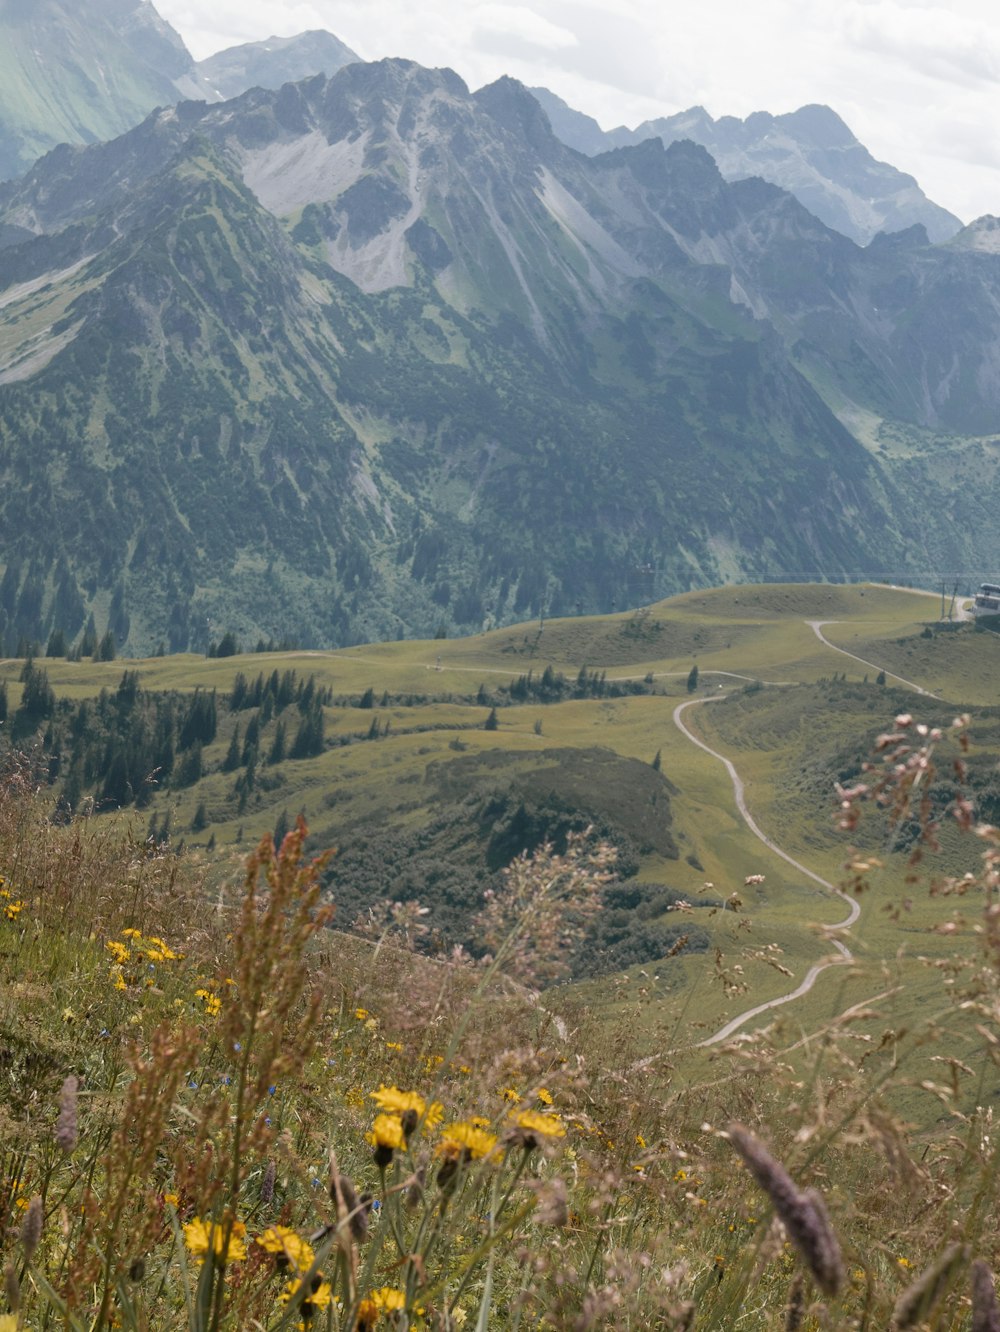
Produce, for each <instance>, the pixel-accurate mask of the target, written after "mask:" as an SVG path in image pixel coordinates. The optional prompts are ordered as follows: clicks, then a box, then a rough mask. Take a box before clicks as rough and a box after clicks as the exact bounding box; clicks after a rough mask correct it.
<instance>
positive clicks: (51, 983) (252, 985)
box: [0, 719, 1000, 1332]
mask: <svg viewBox="0 0 1000 1332" xmlns="http://www.w3.org/2000/svg"><path fill="white" fill-rule="evenodd" d="M897 722H898V725H897V726H896V728H895V730H894V731H893V732H892V733H891V734H890V736H889V739H888V740H887V742H886V744H885V745H884V746H883V747H882V749H880V750H879V751H877V754H878V755H882V754H884V755H885V756H886V757H887V759H888V760H889V761H887V762H884V763H883V762H882V761H881V759H880V758H879V757H876V758H875V760H874V761H873V772H872V775H871V779H870V781H869V782H867V783H864V784H860V785H862V786H864V787H865V788H866V789H865V790H860V789H856V788H852V790H851V791H850V792H843V793H842V795H841V799H840V801H839V804H838V811H837V817H838V819H839V820H840V821H841V822H842V823H845V824H848V825H850V826H852V827H854V826H856V824H857V821H858V819H859V818H860V809H859V806H860V805H861V804H864V803H865V802H866V801H867V800H868V799H869V796H870V797H871V798H872V801H873V802H875V801H877V802H879V808H885V809H888V810H889V812H890V814H896V815H897V816H898V817H900V818H910V817H911V816H912V815H913V811H914V808H915V804H914V802H915V801H916V802H919V800H920V799H921V798H922V797H921V795H920V793H919V790H918V787H919V785H920V784H922V783H923V782H924V781H926V780H927V774H928V772H929V771H930V769H931V768H932V767H933V761H934V755H935V753H936V749H937V747H938V746H941V745H944V744H945V743H946V740H947V736H946V734H944V733H942V732H940V731H938V732H936V733H932V731H931V730H928V731H927V734H926V735H920V736H917V735H915V734H914V726H913V724H912V721H910V722H907V723H906V724H905V725H904V723H903V722H902V721H900V720H899V719H897ZM921 774H922V775H921ZM956 808H957V800H956ZM972 831H974V832H976V833H978V836H979V838H980V841H981V845H982V847H983V848H984V857H983V862H982V868H981V870H980V871H978V872H977V873H976V874H974V875H972V878H971V879H969V878H965V879H963V880H962V881H961V888H959V886H958V883H957V881H956V883H954V884H951V885H945V886H946V887H947V888H948V892H947V893H945V894H944V895H945V897H946V898H947V899H948V900H954V901H956V902H957V901H959V900H961V901H963V902H965V903H968V902H969V901H970V895H971V894H973V893H977V892H978V893H981V894H982V898H983V903H984V905H983V907H982V911H981V914H980V916H979V917H977V918H976V919H977V926H976V928H977V931H978V933H977V934H976V936H975V937H976V939H977V940H978V941H979V944H980V945H981V946H980V948H979V951H976V952H974V953H973V954H972V955H971V957H970V961H969V962H968V974H966V975H961V974H960V973H959V969H958V965H957V964H954V965H953V966H952V968H951V970H949V971H948V972H947V975H946V979H947V981H948V984H947V986H946V987H945V988H946V994H945V996H944V998H943V1001H942V1005H941V1008H940V1010H939V1016H938V1017H937V1018H935V1022H937V1023H939V1024H944V1023H945V1022H950V1023H951V1024H952V1025H951V1026H950V1027H949V1033H950V1034H949V1039H948V1043H947V1044H945V1043H944V1042H943V1041H941V1040H940V1039H939V1037H938V1036H937V1034H936V1031H935V1029H934V1026H933V1024H932V1023H931V1021H930V1020H928V1022H927V1023H926V1024H924V1026H923V1027H922V1028H920V1029H919V1030H915V1031H914V1032H913V1033H909V1032H907V1031H905V1030H901V1029H900V1026H899V1024H896V1023H894V1021H893V1020H892V1010H891V1003H892V1001H893V999H894V990H893V986H892V985H891V984H889V983H887V982H886V978H885V977H883V976H881V975H877V976H865V975H861V976H859V977H858V984H859V985H863V986H864V989H865V994H866V995H868V996H875V997H874V998H871V997H869V998H867V999H865V1001H864V1002H863V1003H861V1004H858V1003H856V1002H852V1003H850V1004H846V1003H845V1004H844V1006H843V1008H842V1009H835V1010H834V1011H833V1015H832V1016H831V1017H830V1018H828V1019H825V1020H823V1021H822V1022H820V1023H818V1024H817V1025H816V1026H815V1027H814V1028H812V1029H811V1030H810V1031H809V1032H808V1033H807V1034H806V1037H805V1038H804V1037H803V1034H802V1032H801V1030H799V1029H797V1028H796V1027H795V1026H794V1024H793V1025H791V1026H784V1025H782V1022H783V1021H784V1020H785V1019H784V1018H783V1016H782V1015H781V1014H779V1015H778V1017H777V1018H776V1019H775V1020H774V1021H773V1022H771V1023H770V1024H768V1025H761V1026H759V1027H758V1028H756V1029H754V1030H752V1031H747V1032H744V1033H742V1034H741V1035H740V1036H739V1038H738V1039H734V1040H733V1041H732V1042H731V1043H729V1044H726V1045H722V1046H721V1047H717V1048H713V1049H712V1050H708V1051H706V1050H705V1049H703V1048H701V1047H692V1048H690V1049H684V1050H679V1049H675V1048H670V1049H669V1050H666V1051H665V1052H663V1053H662V1054H661V1055H660V1056H659V1057H657V1058H655V1059H650V1058H649V1057H648V1056H643V1057H641V1058H640V1057H637V1056H636V1054H635V1052H634V1051H633V1050H632V1048H631V1047H630V1045H629V1040H630V1034H631V1028H632V1027H633V1025H634V1022H635V1014H636V1011H637V1010H636V1009H635V1007H634V1003H633V1001H632V1000H629V999H628V998H627V997H625V998H622V999H621V1004H622V1017H621V1021H620V1024H619V1026H618V1027H617V1028H615V1029H614V1030H613V1033H612V1035H611V1036H610V1037H609V1036H608V1029H607V1026H603V1027H602V1026H601V1025H599V1024H598V1023H596V1022H593V1021H591V1014H590V1009H589V999H588V997H587V995H586V994H584V997H583V999H582V1000H580V1001H579V1002H578V1004H577V1006H576V1007H574V1005H573V999H574V995H573V992H571V991H566V992H562V991H560V990H559V989H556V990H555V991H551V990H550V991H545V992H539V991H538V990H537V989H536V988H534V987H533V984H532V982H538V981H539V980H540V979H545V980H555V979H558V978H559V977H560V975H561V974H562V971H561V967H562V962H561V960H560V950H561V948H562V946H563V943H562V942H560V941H563V942H565V941H570V942H571V941H572V939H573V938H574V937H575V934H574V931H575V929H576V926H577V925H578V924H579V922H580V920H582V919H585V918H586V917H587V915H588V914H589V913H590V912H591V911H592V910H595V909H599V902H600V897H601V893H602V892H603V891H605V890H606V888H607V885H608V883H609V882H610V879H609V875H610V874H611V869H610V866H611V864H612V862H613V857H612V856H611V854H610V852H609V850H608V849H607V848H603V847H601V846H600V845H595V844H594V843H593V842H592V841H590V842H588V841H587V839H586V838H583V837H581V838H578V839H576V840H574V839H572V838H571V840H570V842H569V845H568V847H567V849H566V851H565V852H564V853H563V854H562V855H559V854H557V853H556V852H555V851H554V850H553V848H551V847H542V848H540V849H539V850H538V851H537V852H536V853H535V855H534V856H531V857H522V858H521V859H520V860H519V861H518V862H517V863H516V864H515V865H514V866H513V867H512V869H511V872H510V874H509V875H508V876H507V878H506V880H505V882H506V883H507V884H508V886H509V890H510V893H509V896H505V895H504V893H503V892H498V893H496V894H495V895H494V896H493V897H492V898H491V899H490V900H489V901H488V902H487V903H486V904H485V905H484V928H485V929H486V931H487V933H488V936H489V939H490V941H491V951H490V952H489V953H488V954H487V955H486V956H485V958H484V959H483V960H482V961H481V962H478V963H473V962H472V961H471V960H469V959H467V958H466V959H463V960H461V961H456V960H454V959H448V960H446V961H441V960H438V959H427V958H422V957H419V956H417V955H415V954H413V953H412V952H410V951H407V950H406V949H403V948H393V947H389V946H388V945H387V944H385V942H384V941H382V942H379V941H376V942H375V943H372V942H369V941H365V940H358V939H353V938H349V937H347V936H344V935H340V934H338V933H337V932H336V931H335V930H334V929H333V928H332V924H333V922H332V921H331V918H330V913H329V911H328V910H327V909H326V907H325V906H324V903H323V901H322V897H321V891H320V886H321V875H322V870H323V865H324V860H323V858H322V857H321V858H319V859H318V860H309V859H307V858H306V856H305V850H304V847H305V838H306V828H305V825H304V823H301V822H300V823H299V825H298V826H297V827H296V829H295V830H294V831H293V832H292V833H290V834H289V835H288V836H287V837H286V838H285V840H284V842H283V844H282V845H281V847H275V846H274V845H273V844H272V843H271V840H270V839H269V838H265V839H264V840H263V841H262V843H261V844H260V846H259V847H258V849H257V851H256V852H255V853H254V855H253V856H252V857H251V858H250V860H249V863H248V865H247V867H246V872H245V875H244V876H243V879H242V885H241V887H240V888H239V889H237V888H236V887H235V886H232V885H230V886H228V887H227V886H226V885H223V887H222V888H221V889H219V888H218V887H217V889H216V895H215V898H213V899H212V901H213V905H212V908H211V910H209V909H207V907H206V901H207V896H206V889H205V885H204V883H203V882H201V881H200V880H198V879H197V878H196V877H192V879H191V881H190V883H189V884H186V883H185V880H184V877H183V874H182V868H183V867H182V866H181V867H179V866H178V864H177V862H175V861H172V860H171V859H170V858H168V857H166V856H161V855H159V853H157V854H156V855H155V856H150V854H149V853H148V851H147V850H146V849H145V848H138V847H137V846H136V845H135V843H134V842H132V841H130V840H129V838H128V836H127V835H126V834H124V833H123V832H122V830H121V828H118V829H117V831H115V830H114V827H113V825H111V824H106V825H99V824H98V825H94V824H88V825H86V826H85V827H84V826H81V827H76V826H73V825H70V826H69V827H56V826H54V825H52V824H51V823H50V822H49V821H48V820H47V818H46V817H45V813H44V811H43V810H40V808H39V804H38V800H37V797H36V796H35V795H34V794H33V792H32V790H31V789H25V790H20V791H19V790H17V789H13V788H10V787H8V790H7V792H6V795H5V797H4V802H3V803H2V804H0V863H2V864H3V865H4V866H5V868H4V875H5V883H4V889H3V891H4V892H5V893H7V894H8V896H6V897H3V898H2V899H0V900H2V902H4V903H7V904H8V905H12V904H14V905H16V906H17V910H16V911H14V912H13V914H10V913H9V912H7V911H5V912H4V913H3V915H2V918H0V929H2V930H3V931H4V934H3V937H2V940H0V942H2V948H0V980H2V982H3V994H4V995H5V1001H4V1002H5V1004H6V1005H7V1007H6V1010H5V1013H6V1016H5V1027H4V1034H3V1046H2V1049H3V1051H4V1056H3V1059H4V1063H3V1071H4V1077H5V1088H6V1092H7V1095H6V1104H5V1106H4V1110H3V1114H4V1115H5V1119H4V1126H5V1136H4V1143H3V1147H2V1148H0V1151H2V1153H3V1155H2V1160H3V1172H4V1173H3V1182H4V1190H3V1192H2V1194H0V1206H3V1207H4V1208H5V1218H4V1234H5V1237H6V1244H5V1249H4V1253H5V1259H4V1261H5V1285H4V1291H5V1299H6V1301H7V1307H6V1308H5V1309H4V1310H3V1311H2V1312H0V1332H3V1330H4V1329H5V1328H7V1329H17V1332H21V1329H24V1330H25V1332H35V1329H42V1328H52V1329H55V1328H57V1327H58V1328H66V1329H69V1330H70V1332H104V1330H105V1329H109V1330H110V1329H112V1328H125V1329H129V1330H130V1332H173V1330H174V1329H177V1330H181V1329H186V1330H187V1332H223V1329H225V1332H247V1330H249V1332H280V1330H281V1329H288V1328H295V1329H306V1330H307V1332H318V1330H319V1329H325V1330H326V1332H377V1330H379V1329H385V1332H389V1330H390V1329H392V1330H397V1332H398V1329H403V1328H407V1329H415V1330H420V1332H423V1330H424V1329H426V1330H427V1332H451V1329H455V1328H466V1327H467V1328H472V1329H476V1332H486V1330H487V1329H504V1330H505V1332H506V1329H512V1330H513V1332H517V1330H518V1329H520V1328H525V1329H528V1328H531V1329H546V1332H589V1329H599V1328H601V1329H603V1328H608V1329H617V1328H621V1329H627V1330H629V1332H637V1330H638V1329H647V1328H663V1329H667V1330H668V1332H669V1330H671V1329H678V1330H680V1329H694V1328H705V1329H727V1330H728V1329H730V1328H736V1327H739V1328H741V1329H742V1328H746V1329H749V1332H770V1329H775V1328H793V1327H801V1328H810V1329H817V1330H818V1329H831V1332H834V1330H835V1332H840V1329H857V1330H858V1332H861V1330H862V1329H870V1330H871V1332H875V1329H877V1328H890V1327H891V1328H897V1329H904V1328H914V1329H922V1330H926V1329H932V1330H933V1332H946V1330H947V1332H959V1330H960V1329H961V1332H966V1329H971V1332H1000V1328H998V1310H997V1299H996V1286H995V1278H994V1273H995V1271H996V1265H997V1261H998V1258H1000V1253H998V1250H997V1238H996V1229H995V1221H994V1218H995V1215H996V1205H997V1179H998V1174H1000V1169H998V1167H1000V1131H998V1129H997V1126H996V1125H995V1123H994V1118H993V1111H992V1108H991V1107H990V1106H989V1105H988V1104H986V1105H984V1104H983V1103H981V1102H980V1101H977V1100H975V1099H974V1098H972V1097H970V1096H968V1095H966V1085H967V1084H966V1082H965V1081H964V1079H965V1078H966V1077H967V1076H968V1075H966V1074H965V1073H964V1072H963V1071H962V1068H959V1067H957V1065H958V1064H961V1065H962V1066H963V1067H964V1068H974V1067H976V1066H977V1064H976V1061H977V1060H980V1061H981V1063H980V1065H979V1066H981V1067H993V1065H992V1063H990V1062H989V1060H990V1052H991V1051H992V1050H993V1048H994V1046H995V1044H996V1043H997V1042H998V1041H1000V1029H998V1027H997V1023H998V1014H1000V969H998V966H997V959H998V958H1000V914H998V911H997V908H996V906H995V903H994V901H993V898H994V896H995V887H996V881H997V879H996V876H997V872H998V867H1000V835H998V834H996V833H995V831H994V830H992V829H989V828H986V827H985V826H978V827H977V828H975V829H973V830H972ZM851 856H852V858H851V861H850V864H852V865H853V866H854V867H855V868H854V869H852V870H851V873H852V874H855V875H856V874H859V873H861V872H862V871H860V870H858V869H857V868H856V867H857V866H858V865H859V864H861V858H860V857H859V856H858V855H857V854H855V853H851ZM866 863H868V862H866ZM938 888H939V891H942V892H943V889H942V888H941V885H938ZM970 915H971V912H970ZM560 922H565V923H566V928H565V929H563V928H562V925H561V923H560ZM502 926H509V928H508V932H507V934H504V933H503V932H502V928H501V927H502ZM553 941H554V942H553ZM567 946H568V945H567ZM550 948H554V949H555V953H554V955H553V956H550V957H549V960H548V962H547V963H544V964H543V956H547V954H546V953H545V950H546V949H550ZM508 964H510V966H509V967H508ZM717 971H718V974H719V975H723V974H726V967H725V965H724V964H723V963H719V964H718V968H717ZM557 1002H559V1003H561V1004H563V1005H564V1006H563V1009H562V1013H563V1014H565V1015H566V1016H562V1015H559V1016H560V1021H559V1023H556V1022H555V1020H554V1016H555V1015H554V1013H553V1010H552V1008H550V1007H549V1005H554V1004H555V1003H557ZM741 1002H743V1000H742V999H741ZM630 1005H632V1006H630ZM67 1014H69V1015H70V1016H68V1017H67V1016H66V1015H67ZM571 1024H572V1025H571ZM886 1033H890V1034H889V1035H888V1036H886ZM927 1059H932V1060H951V1061H952V1062H950V1063H948V1064H947V1068H948V1070H949V1077H950V1078H951V1082H950V1083H949V1081H948V1080H947V1078H946V1077H945V1076H943V1075H939V1076H938V1078H937V1079H936V1080H935V1079H933V1078H932V1077H931V1076H930V1075H929V1074H925V1072H924V1070H926V1068H927V1067H928V1065H927V1064H926V1063H919V1062H918V1061H923V1060H927ZM909 1063H914V1064H915V1065H916V1067H917V1068H918V1069H919V1070H920V1074H919V1076H910V1073H909V1071H908V1066H909ZM938 1067H939V1065H938V1064H935V1063H932V1064H930V1068H931V1069H932V1070H936V1069H937V1068H938ZM941 1067H943V1065H941ZM928 1084H929V1085H930V1086H931V1088H932V1090H931V1091H930V1092H929V1091H928ZM915 1094H920V1095H933V1096H934V1097H935V1098H937V1102H938V1103H939V1104H944V1105H945V1106H947V1107H948V1109H947V1114H946V1115H945V1112H944V1111H941V1112H939V1114H938V1117H937V1119H936V1120H934V1121H932V1123H931V1127H929V1128H926V1129H924V1130H921V1131H920V1133H919V1134H916V1133H914V1132H913V1131H912V1130H911V1129H910V1128H909V1126H908V1124H907V1122H906V1120H905V1118H904V1116H903V1114H902V1113H901V1112H900V1110H899V1106H900V1105H906V1106H910V1105H912V1104H913V1101H912V1098H913V1096H914V1095H915ZM938 1121H940V1122H938ZM932 1204H933V1205H932Z"/></svg>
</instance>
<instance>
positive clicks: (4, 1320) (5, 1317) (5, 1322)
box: [0, 1314, 17, 1332]
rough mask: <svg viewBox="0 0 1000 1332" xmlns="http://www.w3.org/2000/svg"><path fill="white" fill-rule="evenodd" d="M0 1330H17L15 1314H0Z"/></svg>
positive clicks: (14, 1331) (10, 1331)
mask: <svg viewBox="0 0 1000 1332" xmlns="http://www.w3.org/2000/svg"><path fill="white" fill-rule="evenodd" d="M0 1332H17V1314H2V1315H0Z"/></svg>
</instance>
